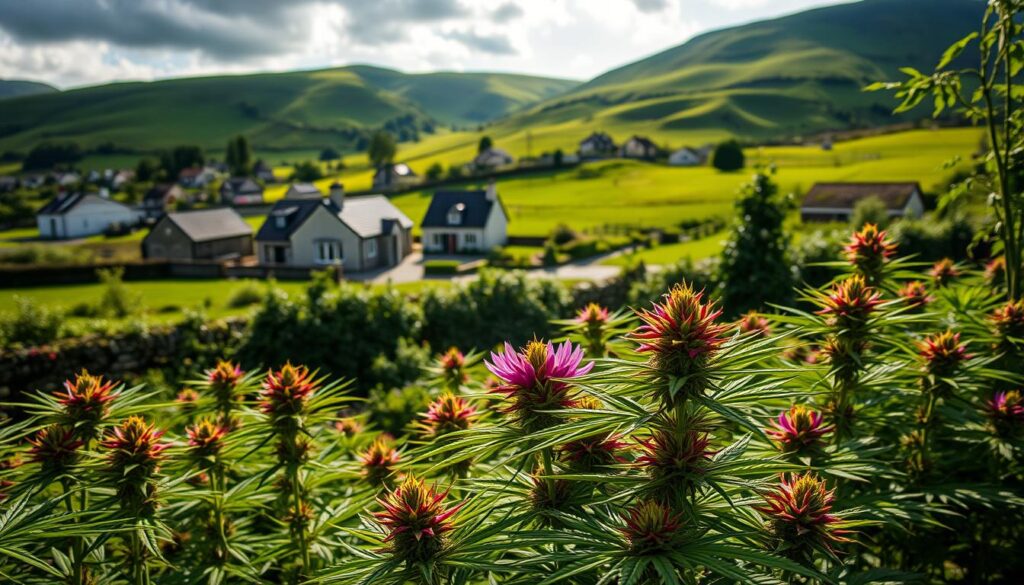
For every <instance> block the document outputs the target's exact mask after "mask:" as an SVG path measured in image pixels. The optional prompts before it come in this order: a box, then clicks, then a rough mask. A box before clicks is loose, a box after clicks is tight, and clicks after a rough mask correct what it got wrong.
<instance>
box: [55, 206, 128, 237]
mask: <svg viewBox="0 0 1024 585" xmlns="http://www.w3.org/2000/svg"><path fill="white" fill-rule="evenodd" d="M138 220H139V213H138V212H137V211H135V210H133V209H131V208H129V207H126V206H124V205H121V204H120V203H116V202H114V201H103V200H97V201H83V202H81V203H79V204H78V205H76V206H75V207H74V208H73V209H71V210H70V211H68V212H67V213H64V214H61V215H49V214H40V215H38V216H36V224H37V225H38V226H39V236H40V237H42V238H53V239H67V238H84V237H86V236H93V235H96V234H100V233H103V231H104V230H105V229H107V228H108V227H110V226H111V225H112V224H115V223H125V224H133V223H135V222H137V221H138Z"/></svg>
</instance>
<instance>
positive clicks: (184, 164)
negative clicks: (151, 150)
mask: <svg viewBox="0 0 1024 585" xmlns="http://www.w3.org/2000/svg"><path fill="white" fill-rule="evenodd" d="M205 162H206V158H205V157H204V156H203V149H202V148H199V147H198V146H190V145H183V146H175V147H174V149H173V150H165V151H163V152H161V153H160V167H161V168H162V169H163V170H164V172H165V173H166V174H167V178H168V179H175V178H177V176H178V173H180V172H181V170H182V169H187V168H189V167H198V166H202V165H203V163H205Z"/></svg>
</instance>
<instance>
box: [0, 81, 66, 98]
mask: <svg viewBox="0 0 1024 585" xmlns="http://www.w3.org/2000/svg"><path fill="white" fill-rule="evenodd" d="M56 91H58V89H57V88H56V87H53V86H52V85H48V84H45V83H40V82H38V81H23V80H21V79H0V100H2V99H7V98H14V97H20V96H25V95H38V94H41V93H51V92H56Z"/></svg>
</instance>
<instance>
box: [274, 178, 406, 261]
mask: <svg viewBox="0 0 1024 585" xmlns="http://www.w3.org/2000/svg"><path fill="white" fill-rule="evenodd" d="M412 225H413V224H412V220H410V219H409V218H408V217H406V216H405V214H403V213H402V212H401V211H399V210H398V208H397V207H395V206H394V205H392V204H391V201H389V200H388V198H387V197H385V196H383V195H369V196H365V197H346V196H345V189H344V187H342V185H341V184H339V183H334V184H333V185H331V190H330V195H329V196H328V197H326V198H325V197H305V198H301V197H299V198H293V199H288V198H285V199H282V200H280V201H278V202H277V203H276V204H274V207H273V208H272V209H271V210H270V214H269V215H268V216H267V219H266V221H264V222H263V226H262V227H261V228H260V231H259V233H257V234H256V247H257V253H258V254H259V259H260V263H261V264H264V265H269V266H274V265H279V266H298V267H315V266H327V265H338V266H341V267H342V269H343V270H344V271H345V272H361V271H363V270H371V269H374V268H383V267H389V266H395V265H396V264H398V263H399V262H401V261H402V259H403V258H405V257H406V256H408V255H409V253H410V252H412Z"/></svg>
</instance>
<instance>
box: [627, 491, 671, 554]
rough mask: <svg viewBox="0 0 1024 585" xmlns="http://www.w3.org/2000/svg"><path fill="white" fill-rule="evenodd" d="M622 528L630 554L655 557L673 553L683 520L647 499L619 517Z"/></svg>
mask: <svg viewBox="0 0 1024 585" xmlns="http://www.w3.org/2000/svg"><path fill="white" fill-rule="evenodd" d="M622 520H623V522H625V526H624V527H623V528H621V531H622V534H623V536H625V537H626V542H627V544H628V546H629V552H631V553H633V554H638V555H648V554H657V553H660V552H667V551H670V550H672V545H673V544H674V543H675V542H676V540H677V539H678V537H679V529H680V527H682V525H683V521H682V518H681V517H680V516H679V515H678V514H673V513H672V510H671V509H669V507H668V506H666V505H664V504H661V503H659V502H656V501H654V500H647V501H644V502H641V503H639V504H637V505H635V506H633V507H632V508H630V509H629V510H628V511H627V512H626V513H625V514H623V515H622Z"/></svg>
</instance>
